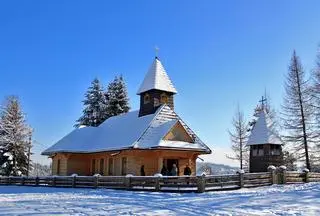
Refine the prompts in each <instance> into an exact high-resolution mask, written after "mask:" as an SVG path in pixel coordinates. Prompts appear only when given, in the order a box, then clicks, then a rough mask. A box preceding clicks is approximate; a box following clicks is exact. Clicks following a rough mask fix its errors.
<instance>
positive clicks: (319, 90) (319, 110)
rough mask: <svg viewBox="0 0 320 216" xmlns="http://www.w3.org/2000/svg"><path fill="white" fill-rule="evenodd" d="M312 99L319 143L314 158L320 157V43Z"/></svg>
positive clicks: (313, 77) (314, 72)
mask: <svg viewBox="0 0 320 216" xmlns="http://www.w3.org/2000/svg"><path fill="white" fill-rule="evenodd" d="M312 81H313V83H312V99H313V103H312V104H313V106H314V108H315V109H314V117H315V129H316V138H317V139H316V140H317V145H316V148H315V152H314V155H313V158H314V160H319V158H320V144H319V142H320V45H319V48H318V53H317V58H316V67H315V69H314V71H313V73H312Z"/></svg>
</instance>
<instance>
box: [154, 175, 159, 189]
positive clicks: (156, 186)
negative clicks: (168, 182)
mask: <svg viewBox="0 0 320 216" xmlns="http://www.w3.org/2000/svg"><path fill="white" fill-rule="evenodd" d="M155 190H156V191H160V177H157V178H156V183H155Z"/></svg>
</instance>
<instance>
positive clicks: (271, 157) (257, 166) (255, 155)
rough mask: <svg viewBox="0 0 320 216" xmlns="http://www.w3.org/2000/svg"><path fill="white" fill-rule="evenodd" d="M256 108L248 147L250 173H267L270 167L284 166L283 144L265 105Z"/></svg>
mask: <svg viewBox="0 0 320 216" xmlns="http://www.w3.org/2000/svg"><path fill="white" fill-rule="evenodd" d="M264 100H265V99H263V98H262V103H261V105H260V106H258V107H257V108H256V113H255V116H256V117H257V119H256V120H255V121H254V122H253V127H252V130H251V134H250V136H249V139H248V142H247V146H249V148H250V160H249V172H267V170H268V167H269V166H270V165H273V166H280V165H283V164H282V163H283V153H282V145H283V142H282V140H281V139H280V137H279V135H278V133H277V132H276V131H275V130H274V127H273V124H274V123H273V122H272V119H271V118H270V115H269V112H268V110H267V108H266V106H265V104H264Z"/></svg>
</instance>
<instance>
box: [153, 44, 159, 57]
mask: <svg viewBox="0 0 320 216" xmlns="http://www.w3.org/2000/svg"><path fill="white" fill-rule="evenodd" d="M154 49H155V52H156V58H158V54H159V50H160V49H159V47H157V46H155V47H154Z"/></svg>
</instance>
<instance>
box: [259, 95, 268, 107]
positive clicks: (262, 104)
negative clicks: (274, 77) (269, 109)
mask: <svg viewBox="0 0 320 216" xmlns="http://www.w3.org/2000/svg"><path fill="white" fill-rule="evenodd" d="M259 102H260V103H261V107H264V105H265V104H264V102H267V98H265V97H263V96H262V98H261V100H259Z"/></svg>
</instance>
